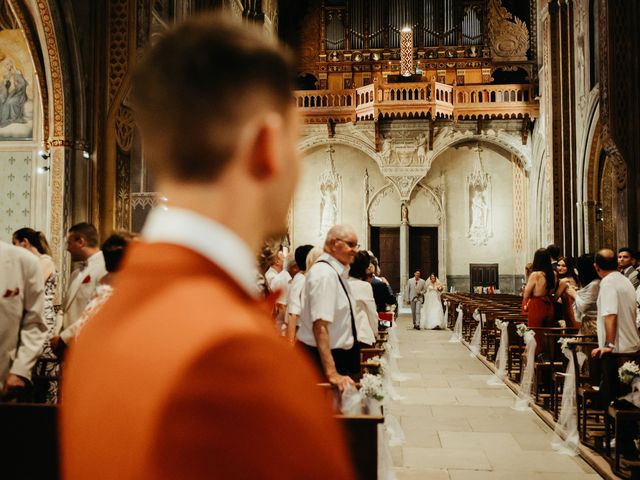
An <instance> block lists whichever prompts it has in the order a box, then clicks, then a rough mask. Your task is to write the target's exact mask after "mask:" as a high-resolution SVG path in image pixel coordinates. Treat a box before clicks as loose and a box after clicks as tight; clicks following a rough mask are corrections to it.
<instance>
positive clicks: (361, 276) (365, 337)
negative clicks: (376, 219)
mask: <svg viewBox="0 0 640 480" xmlns="http://www.w3.org/2000/svg"><path fill="white" fill-rule="evenodd" d="M370 263H371V257H370V256H369V254H368V253H367V252H366V251H363V250H362V251H360V252H358V254H357V255H356V258H355V260H354V262H353V263H352V264H351V268H350V270H349V289H350V290H351V295H352V297H353V298H354V299H355V301H356V304H355V305H354V306H355V315H356V332H357V333H358V341H359V342H360V343H361V344H364V345H366V346H372V345H373V344H374V343H375V342H376V333H377V332H378V312H377V311H376V302H375V300H374V299H373V288H372V287H371V283H369V282H368V281H366V279H367V276H368V275H369V274H368V273H367V270H368V268H369V264H370Z"/></svg>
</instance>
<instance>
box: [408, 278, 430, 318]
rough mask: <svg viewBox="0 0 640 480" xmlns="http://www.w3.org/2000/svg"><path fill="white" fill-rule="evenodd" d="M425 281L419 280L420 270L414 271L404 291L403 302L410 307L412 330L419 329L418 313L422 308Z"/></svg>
mask: <svg viewBox="0 0 640 480" xmlns="http://www.w3.org/2000/svg"><path fill="white" fill-rule="evenodd" d="M425 286H426V283H425V281H424V280H423V279H422V278H420V270H416V271H415V273H414V274H413V277H412V278H410V279H409V281H408V282H407V286H406V287H405V289H404V301H405V302H406V303H408V304H410V305H411V318H412V319H413V328H420V318H418V312H420V309H421V308H422V303H423V302H424V292H425Z"/></svg>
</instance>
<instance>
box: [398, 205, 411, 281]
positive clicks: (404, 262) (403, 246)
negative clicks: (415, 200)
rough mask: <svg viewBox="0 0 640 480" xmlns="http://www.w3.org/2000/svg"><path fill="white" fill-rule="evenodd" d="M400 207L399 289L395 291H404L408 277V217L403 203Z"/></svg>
mask: <svg viewBox="0 0 640 480" xmlns="http://www.w3.org/2000/svg"><path fill="white" fill-rule="evenodd" d="M400 209H401V222H400V291H399V292H397V293H404V288H405V285H406V284H407V279H408V278H409V218H408V213H407V212H408V210H407V205H406V204H405V203H403V204H402V206H401V207H400Z"/></svg>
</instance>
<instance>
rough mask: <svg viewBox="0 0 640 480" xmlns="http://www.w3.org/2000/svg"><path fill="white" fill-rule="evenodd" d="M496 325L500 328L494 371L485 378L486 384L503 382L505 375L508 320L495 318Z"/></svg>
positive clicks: (500, 383)
mask: <svg viewBox="0 0 640 480" xmlns="http://www.w3.org/2000/svg"><path fill="white" fill-rule="evenodd" d="M496 326H497V327H498V328H499V329H500V348H499V349H498V353H497V355H496V371H495V373H494V374H493V376H492V377H491V378H490V379H489V380H487V385H502V384H503V383H504V381H503V380H504V377H506V376H507V349H508V348H509V334H508V333H507V328H508V327H509V322H501V321H500V320H496Z"/></svg>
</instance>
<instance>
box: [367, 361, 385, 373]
mask: <svg viewBox="0 0 640 480" xmlns="http://www.w3.org/2000/svg"><path fill="white" fill-rule="evenodd" d="M367 363H377V364H378V365H380V368H378V371H379V372H380V375H382V376H384V375H385V373H386V371H387V360H386V359H385V358H383V357H380V356H376V357H371V358H370V359H369V360H367Z"/></svg>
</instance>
